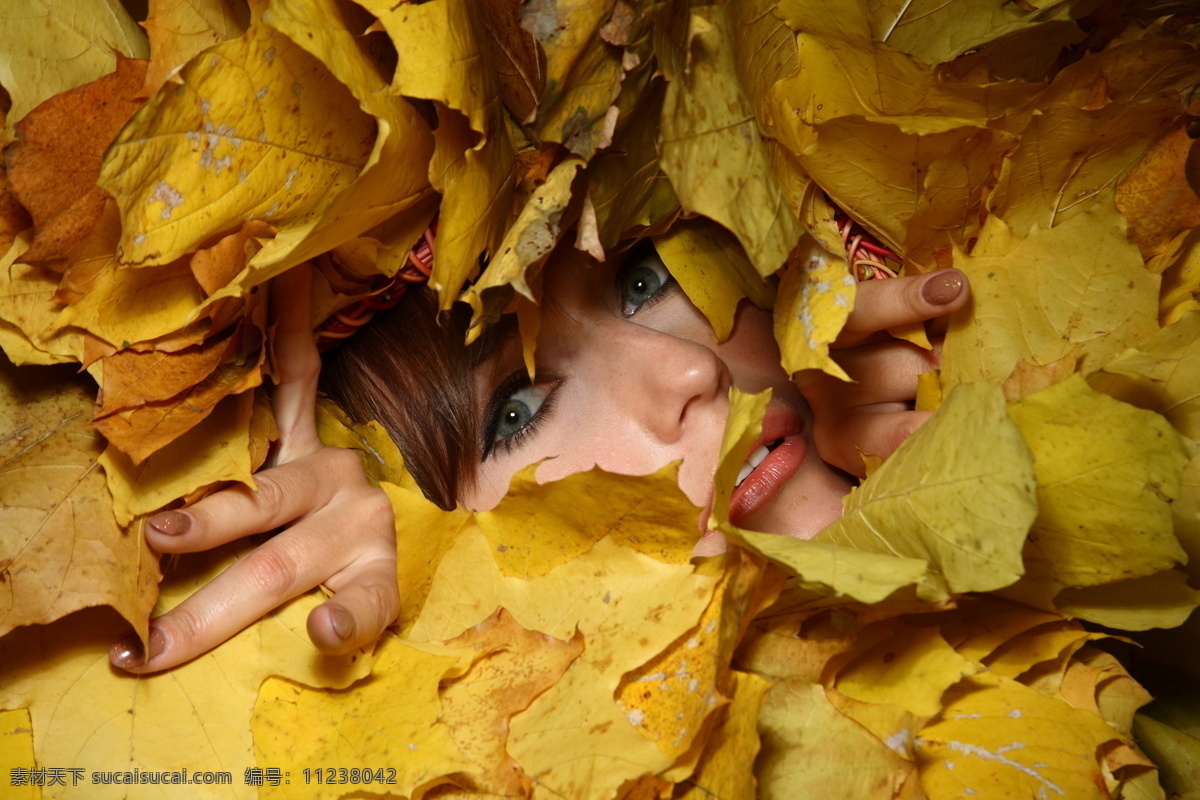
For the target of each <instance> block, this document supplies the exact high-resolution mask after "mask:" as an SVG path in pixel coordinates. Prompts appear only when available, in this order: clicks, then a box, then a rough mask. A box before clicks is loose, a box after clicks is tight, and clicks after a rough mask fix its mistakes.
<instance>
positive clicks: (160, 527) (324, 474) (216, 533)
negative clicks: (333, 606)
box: [143, 447, 372, 553]
mask: <svg viewBox="0 0 1200 800" xmlns="http://www.w3.org/2000/svg"><path fill="white" fill-rule="evenodd" d="M361 472H362V464H361V462H360V461H359V460H358V456H357V455H355V454H354V452H353V451H351V450H342V449H339V448H333V447H330V448H325V449H323V450H321V451H320V452H318V453H315V454H313V455H311V456H306V457H305V458H302V459H300V460H299V461H293V462H291V463H290V464H285V465H283V466H282V467H273V468H271V469H269V470H265V471H263V472H260V473H257V474H256V475H255V476H254V480H255V484H256V485H257V487H258V488H257V490H253V489H250V488H249V487H246V486H242V485H237V486H233V487H231V488H228V489H224V490H222V491H220V492H217V493H216V494H213V495H209V496H208V497H206V498H204V499H203V500H200V501H198V502H196V503H194V504H193V505H191V506H189V507H188V508H185V509H179V510H176V511H164V512H161V513H159V514H155V515H154V516H152V517H150V518H149V519H147V520H146V524H145V526H144V527H143V530H144V532H145V535H146V541H147V542H148V543H149V545H150V546H151V547H152V548H154V549H155V550H157V551H158V552H160V553H195V552H200V551H203V550H210V549H212V548H214V547H217V546H218V545H222V544H225V543H227V542H231V541H234V540H235V539H240V538H242V537H244V536H249V535H251V534H255V533H265V532H267V531H272V530H275V529H276V528H278V527H279V526H280V525H285V524H287V523H288V522H291V521H292V520H295V519H299V518H300V517H302V516H304V515H305V514H308V513H310V512H311V511H312V510H313V509H318V508H322V507H323V506H325V505H326V504H328V503H329V502H330V501H331V500H332V498H333V496H334V495H335V494H336V493H337V492H338V491H339V489H340V490H342V491H345V490H346V488H347V486H346V483H345V481H346V480H347V479H349V478H350V477H351V476H357V475H361ZM329 475H339V476H342V478H343V479H342V480H341V481H340V482H339V481H331V480H328V476H329ZM356 488H360V489H362V490H364V491H368V492H369V491H372V490H371V489H370V484H368V483H367V482H366V480H365V479H363V480H362V482H361V484H358V485H356Z"/></svg>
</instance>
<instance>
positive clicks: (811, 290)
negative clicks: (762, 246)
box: [774, 199, 858, 380]
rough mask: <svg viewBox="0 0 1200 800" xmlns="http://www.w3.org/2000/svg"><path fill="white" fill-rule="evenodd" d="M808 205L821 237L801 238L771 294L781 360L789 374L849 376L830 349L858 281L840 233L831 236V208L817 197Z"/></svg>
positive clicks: (852, 301)
mask: <svg viewBox="0 0 1200 800" xmlns="http://www.w3.org/2000/svg"><path fill="white" fill-rule="evenodd" d="M811 209H812V210H811V212H810V216H811V217H812V219H811V220H810V222H811V223H812V225H813V227H814V228H815V229H816V231H817V232H818V236H820V238H819V239H816V238H813V239H802V240H801V242H800V244H799V245H797V247H796V249H795V250H794V251H792V255H791V257H790V258H789V259H788V264H787V266H786V267H785V268H784V270H783V272H782V274H781V276H780V279H779V292H778V294H777V295H776V298H775V322H774V326H775V340H776V341H777V342H779V351H780V358H781V362H780V363H781V365H782V366H783V369H784V371H786V372H787V373H788V374H789V375H793V374H795V373H797V372H800V371H801V370H805V369H819V370H822V371H823V372H827V373H829V374H830V375H833V376H834V377H837V378H841V379H842V380H849V379H850V376H849V375H847V374H846V371H845V370H843V369H842V368H841V366H839V365H838V363H837V362H836V361H834V360H833V358H832V357H831V356H830V354H829V348H830V346H831V345H832V344H833V343H834V341H835V340H836V339H837V337H838V334H839V333H841V332H842V326H843V325H845V324H846V320H847V319H849V318H850V312H851V311H852V310H853V308H854V300H855V298H856V297H857V296H858V281H856V280H855V278H854V276H853V275H851V274H850V267H849V265H848V264H847V263H846V249H845V247H843V246H842V244H841V240H840V237H836V238H834V237H832V236H831V235H830V229H831V228H833V214H832V210H831V209H829V207H828V204H826V203H824V202H823V201H821V200H820V199H814V201H813V204H812V206H811ZM827 248H829V249H827Z"/></svg>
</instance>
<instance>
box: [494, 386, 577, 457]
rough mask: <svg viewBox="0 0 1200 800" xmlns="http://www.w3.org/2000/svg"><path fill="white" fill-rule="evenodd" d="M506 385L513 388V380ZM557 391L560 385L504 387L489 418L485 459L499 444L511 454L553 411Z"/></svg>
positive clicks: (498, 394) (499, 392)
mask: <svg viewBox="0 0 1200 800" xmlns="http://www.w3.org/2000/svg"><path fill="white" fill-rule="evenodd" d="M522 376H523V373H522ZM525 380H528V379H527V378H526V379H525ZM505 383H506V385H507V386H512V385H513V382H512V379H510V380H509V381H506V382H505ZM556 388H558V383H557V382H550V383H525V385H523V386H516V387H514V388H511V389H510V388H505V387H502V388H501V390H500V391H498V392H497V393H496V399H495V401H493V404H492V408H493V410H492V413H491V415H490V418H489V419H488V435H487V438H486V441H485V442H484V454H483V457H484V459H485V460H486V459H487V457H488V456H489V455H490V454H491V453H492V451H493V450H495V448H496V446H497V445H499V446H501V447H504V448H505V451H506V452H507V451H511V450H512V448H513V447H515V446H516V445H517V444H518V443H519V442H520V440H521V439H522V438H523V437H525V436H528V435H529V434H531V433H532V432H533V430H534V428H535V426H536V425H537V422H538V420H539V419H540V418H541V416H542V415H543V414H544V413H545V412H546V411H548V410H549V405H548V401H549V400H550V396H551V395H553V394H554V390H555V389H556Z"/></svg>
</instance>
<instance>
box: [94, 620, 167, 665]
mask: <svg viewBox="0 0 1200 800" xmlns="http://www.w3.org/2000/svg"><path fill="white" fill-rule="evenodd" d="M165 649H167V637H166V636H164V635H163V632H162V631H161V630H159V629H158V628H156V627H154V626H153V625H151V626H150V656H149V658H147V657H146V654H145V652H144V651H143V650H142V640H141V639H140V638H138V635H137V634H136V633H131V634H129V635H128V636H126V637H124V638H122V639H120V640H118V641H117V642H116V643H114V644H113V646H112V647H110V648H108V660H109V661H111V662H112V665H113V666H114V667H120V668H121V669H135V668H137V667H142V666H145V665H146V664H147V663H148V662H149V661H151V660H153V659H155V658H157V657H158V656H159V655H160V654H161V653H162V651H163V650H165Z"/></svg>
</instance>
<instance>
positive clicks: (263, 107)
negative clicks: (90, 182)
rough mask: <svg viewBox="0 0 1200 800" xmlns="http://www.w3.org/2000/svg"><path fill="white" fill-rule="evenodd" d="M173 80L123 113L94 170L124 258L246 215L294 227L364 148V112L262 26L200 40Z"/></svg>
mask: <svg viewBox="0 0 1200 800" xmlns="http://www.w3.org/2000/svg"><path fill="white" fill-rule="evenodd" d="M177 79H178V81H179V82H178V84H174V83H173V84H172V85H168V86H165V87H163V89H161V90H160V91H159V92H158V94H156V95H155V96H154V97H152V98H151V99H150V100H149V101H147V103H146V105H145V106H143V107H142V109H141V110H140V111H139V112H138V113H137V114H136V115H134V117H133V119H131V120H130V122H129V123H128V124H127V125H126V126H125V128H124V129H123V130H122V131H121V133H120V134H119V135H118V136H117V138H116V140H115V141H114V142H113V143H112V145H111V146H110V147H109V149H108V152H107V154H106V157H105V160H104V166H103V168H102V170H101V173H100V181H99V183H100V186H101V187H103V188H104V189H105V190H106V191H108V192H109V193H110V194H112V195H113V197H115V198H116V199H117V202H118V204H119V205H120V207H121V221H122V231H121V243H120V248H121V257H122V260H123V261H124V262H125V263H128V264H139V265H151V264H166V263H169V262H171V261H174V260H175V259H177V258H179V257H180V256H182V255H183V254H185V253H187V252H189V251H191V250H194V249H195V248H196V247H197V246H198V245H199V244H200V243H202V242H203V241H205V240H206V239H208V238H209V237H210V236H212V235H213V234H214V233H224V232H228V231H229V230H230V229H232V228H233V227H234V226H235V225H238V224H240V223H241V222H242V221H244V220H246V219H251V218H258V219H265V220H268V221H270V222H272V223H273V224H276V225H278V226H282V225H285V224H286V225H292V226H300V225H303V224H304V223H306V222H308V221H310V220H311V219H312V218H313V217H316V216H318V215H319V214H320V213H321V212H322V211H323V210H324V208H325V207H326V206H328V205H329V204H330V203H331V202H332V200H333V198H335V197H336V196H337V195H338V193H339V192H340V191H341V190H343V189H344V188H346V187H347V186H348V185H350V183H351V182H352V181H353V179H354V177H355V176H356V175H357V174H358V173H359V171H360V170H361V169H362V168H363V166H365V165H366V163H367V159H368V157H369V156H370V154H371V151H372V148H373V144H374V139H375V125H374V121H373V120H372V119H371V117H370V116H369V115H367V114H364V113H363V112H362V111H361V110H360V109H359V107H358V103H357V102H356V100H355V98H354V96H353V95H352V94H351V93H350V91H349V90H348V89H347V88H346V87H345V86H344V85H343V84H341V83H340V82H339V81H338V80H337V79H335V78H334V77H333V76H332V75H331V74H330V73H329V71H328V70H327V69H326V68H325V67H324V66H323V65H322V64H321V63H320V62H319V61H317V60H316V59H315V58H313V57H312V56H311V55H309V54H308V53H306V52H304V50H302V49H301V48H300V47H298V46H297V45H296V44H294V43H293V42H292V41H291V40H290V39H288V38H287V37H285V36H283V35H281V34H280V33H278V32H277V31H275V30H273V29H272V28H269V27H266V26H264V25H261V24H259V25H255V26H252V27H251V28H250V30H249V31H248V32H247V33H246V34H245V35H244V36H242V37H240V38H238V39H232V40H230V41H227V42H222V43H221V44H218V45H216V46H214V47H212V48H211V49H209V50H207V51H206V52H205V53H204V54H203V55H202V56H201V57H199V58H196V59H194V60H193V61H191V62H190V63H189V64H188V65H187V66H185V67H184V68H183V70H181V71H180V73H179V74H178V76H177ZM335 120H336V128H335V127H331V126H332V125H333V124H334V121H335ZM326 134H328V135H326Z"/></svg>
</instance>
